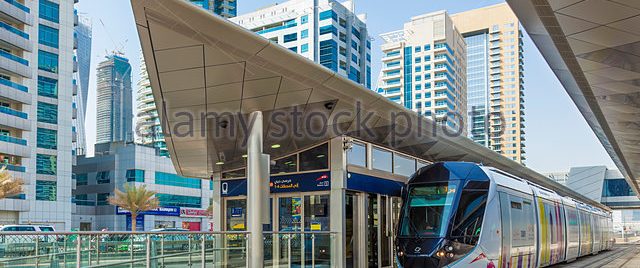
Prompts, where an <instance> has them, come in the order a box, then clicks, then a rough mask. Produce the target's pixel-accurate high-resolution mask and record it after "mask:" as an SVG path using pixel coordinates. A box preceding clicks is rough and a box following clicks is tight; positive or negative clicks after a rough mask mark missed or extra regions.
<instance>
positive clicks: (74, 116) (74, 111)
mask: <svg viewBox="0 0 640 268" xmlns="http://www.w3.org/2000/svg"><path fill="white" fill-rule="evenodd" d="M71 118H72V119H77V118H78V108H75V107H74V108H72V109H71Z"/></svg>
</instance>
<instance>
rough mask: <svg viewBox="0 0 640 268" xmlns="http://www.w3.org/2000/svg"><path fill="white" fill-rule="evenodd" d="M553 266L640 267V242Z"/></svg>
mask: <svg viewBox="0 0 640 268" xmlns="http://www.w3.org/2000/svg"><path fill="white" fill-rule="evenodd" d="M551 267H552V268H622V267H624V268H640V243H634V244H625V245H616V246H614V248H613V249H612V250H610V251H605V252H601V253H599V254H598V255H594V256H588V257H582V258H579V259H578V260H576V261H574V262H571V263H568V264H560V265H554V266H551Z"/></svg>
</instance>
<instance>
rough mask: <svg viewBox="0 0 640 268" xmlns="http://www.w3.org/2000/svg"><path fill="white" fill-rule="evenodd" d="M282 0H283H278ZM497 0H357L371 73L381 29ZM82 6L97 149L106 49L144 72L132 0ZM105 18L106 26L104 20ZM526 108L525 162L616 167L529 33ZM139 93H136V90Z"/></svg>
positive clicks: (242, 7) (540, 166)
mask: <svg viewBox="0 0 640 268" xmlns="http://www.w3.org/2000/svg"><path fill="white" fill-rule="evenodd" d="M237 1H238V10H239V14H243V13H247V12H249V11H253V10H256V9H258V8H261V7H264V6H267V5H271V4H273V3H275V1H274V0H237ZM277 2H283V1H277ZM501 2H503V1H499V0H456V1H442V0H438V1H435V0H403V1H402V5H399V6H398V5H396V6H395V7H394V8H389V5H388V3H389V2H388V0H366V1H365V0H356V1H355V4H356V12H357V13H366V14H367V17H368V18H367V26H368V29H369V33H370V35H371V36H372V37H373V38H374V41H373V44H372V76H373V79H374V80H375V79H376V78H377V76H378V70H379V69H380V68H379V60H380V56H381V53H380V51H379V49H378V48H379V46H380V44H381V40H380V38H379V36H378V35H379V34H381V33H385V32H390V31H394V30H399V29H401V28H402V25H403V24H404V23H405V22H406V21H407V20H409V18H410V17H412V16H416V15H420V14H424V13H429V12H432V11H437V10H443V9H444V10H447V11H448V12H449V13H457V12H461V11H466V10H470V9H474V8H479V7H483V6H487V5H492V4H497V3H501ZM78 9H79V12H80V13H82V14H86V15H87V16H89V17H91V18H92V20H93V45H92V59H91V61H92V62H91V64H92V72H93V73H92V74H91V82H90V88H89V89H90V90H89V91H90V93H89V101H88V102H89V103H88V105H89V106H88V109H87V113H88V114H87V123H86V127H87V144H88V147H90V148H88V149H89V154H93V143H94V142H95V85H96V82H95V67H96V66H97V63H98V62H99V61H101V60H102V59H103V58H104V56H105V54H106V53H107V51H112V50H114V48H116V47H123V48H124V49H123V52H124V53H125V56H126V57H128V58H129V60H130V61H131V64H132V68H133V70H132V74H133V81H134V84H133V87H134V93H135V92H136V83H137V81H138V80H139V77H140V75H139V72H140V44H139V39H138V35H137V32H136V29H135V27H134V22H133V15H132V13H131V5H130V2H129V0H109V4H105V2H104V1H92V0H84V1H80V4H79V6H78ZM103 23H104V26H103ZM524 44H525V47H524V50H525V101H526V104H525V107H526V108H525V112H526V122H525V124H526V129H525V132H526V134H525V136H526V139H527V141H526V152H527V154H526V156H527V161H526V162H527V166H529V167H530V168H533V169H534V170H536V171H539V172H551V171H566V170H568V169H569V168H570V167H573V166H586V165H606V166H609V167H615V166H614V164H613V162H612V161H611V159H610V157H609V156H608V154H607V153H606V151H605V150H604V148H603V147H602V145H601V144H600V142H599V141H598V139H597V138H596V136H595V135H594V134H593V132H592V131H591V129H590V128H589V126H588V125H587V123H586V121H585V120H584V118H583V117H582V115H581V114H580V113H579V111H578V110H577V108H576V107H575V105H574V104H573V102H572V101H571V100H570V99H569V97H568V95H567V93H566V92H565V90H564V89H563V88H562V85H561V84H560V82H558V79H557V78H556V77H555V75H554V74H553V72H552V71H551V70H550V69H549V67H548V66H547V64H546V62H545V60H544V58H543V57H542V56H541V55H540V53H539V52H538V50H537V49H536V47H535V45H534V44H533V42H532V41H531V39H529V38H528V36H526V35H525V42H524ZM134 95H135V94H134Z"/></svg>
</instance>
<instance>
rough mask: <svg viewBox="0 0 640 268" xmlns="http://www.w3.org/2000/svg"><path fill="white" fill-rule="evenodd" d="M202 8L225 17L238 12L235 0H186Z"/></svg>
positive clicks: (230, 16) (233, 15)
mask: <svg viewBox="0 0 640 268" xmlns="http://www.w3.org/2000/svg"><path fill="white" fill-rule="evenodd" d="M186 1H189V2H191V3H192V4H194V5H197V6H199V7H201V8H203V9H206V10H209V11H211V12H213V13H215V14H218V15H220V16H223V17H225V18H233V17H235V16H236V15H237V14H238V9H237V8H238V1H237V0H186Z"/></svg>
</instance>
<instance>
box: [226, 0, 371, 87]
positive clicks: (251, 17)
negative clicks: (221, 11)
mask: <svg viewBox="0 0 640 268" xmlns="http://www.w3.org/2000/svg"><path fill="white" fill-rule="evenodd" d="M314 3H317V6H314ZM314 10H317V11H318V12H317V13H316V12H314ZM353 10H354V6H353V3H352V2H351V1H349V2H345V3H339V2H337V1H334V0H319V1H299V0H291V1H287V2H284V3H279V4H277V5H273V6H270V7H266V8H263V9H260V10H256V11H254V12H251V13H247V14H243V15H240V16H238V17H235V18H232V19H231V21H233V22H235V23H237V24H238V25H240V26H242V27H244V28H247V29H249V30H251V31H253V32H255V33H257V34H259V35H262V36H263V37H265V38H267V39H269V40H271V41H272V42H274V43H277V44H280V45H282V46H284V47H285V48H287V49H289V50H291V51H293V52H296V53H298V54H300V55H302V56H304V57H306V58H308V59H310V60H312V61H314V62H316V63H319V64H321V65H323V66H325V67H326V68H328V69H330V70H332V71H334V72H336V73H338V74H339V75H342V76H344V77H347V78H349V79H350V80H352V81H354V82H356V83H358V84H361V85H363V86H365V87H367V88H371V41H370V40H369V35H368V30H367V26H366V20H365V16H364V15H356V14H354V11H353Z"/></svg>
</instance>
